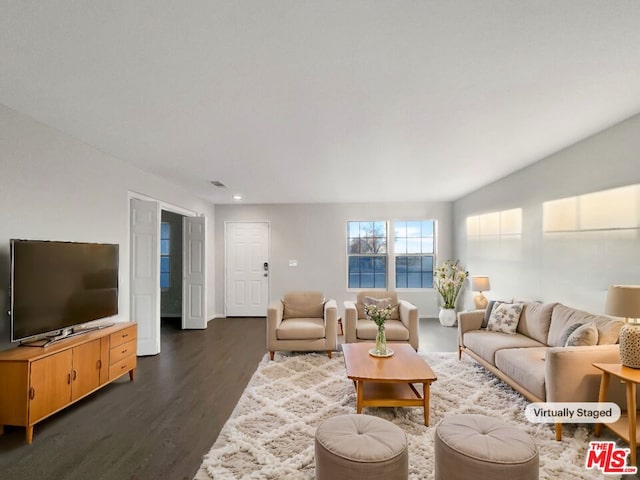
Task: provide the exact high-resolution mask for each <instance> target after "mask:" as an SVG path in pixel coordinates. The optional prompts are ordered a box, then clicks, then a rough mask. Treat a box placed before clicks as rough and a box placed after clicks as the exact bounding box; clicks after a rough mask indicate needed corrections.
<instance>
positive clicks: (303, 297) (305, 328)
mask: <svg viewBox="0 0 640 480" xmlns="http://www.w3.org/2000/svg"><path fill="white" fill-rule="evenodd" d="M337 333H338V307H337V303H336V301H335V300H327V299H325V297H324V294H323V293H322V292H289V293H287V294H285V296H284V297H283V298H282V300H277V301H275V302H272V303H271V304H270V305H269V309H268V310H267V350H269V356H270V357H271V360H273V356H274V354H275V352H276V350H284V351H289V352H312V351H326V352H327V355H328V356H329V358H331V352H332V351H334V350H335V349H336V347H337V344H338V337H337Z"/></svg>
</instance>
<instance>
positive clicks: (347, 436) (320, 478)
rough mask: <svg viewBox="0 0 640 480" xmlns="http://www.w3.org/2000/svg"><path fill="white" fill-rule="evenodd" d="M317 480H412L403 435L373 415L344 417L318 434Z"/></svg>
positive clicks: (334, 419) (330, 422) (322, 426)
mask: <svg viewBox="0 0 640 480" xmlns="http://www.w3.org/2000/svg"><path fill="white" fill-rule="evenodd" d="M315 450H316V479H317V480H336V479H341V480H361V479H363V478H366V479H368V480H396V479H398V480H400V479H403V480H404V479H406V478H408V477H409V454H408V452H407V437H406V435H405V434H404V432H403V431H402V430H401V429H400V428H399V427H397V426H396V425H394V424H393V423H391V422H388V421H387V420H383V419H382V418H378V417H372V416H370V415H341V416H338V417H332V418H329V419H327V420H325V421H324V422H322V423H321V424H320V425H319V426H318V429H317V430H316V442H315Z"/></svg>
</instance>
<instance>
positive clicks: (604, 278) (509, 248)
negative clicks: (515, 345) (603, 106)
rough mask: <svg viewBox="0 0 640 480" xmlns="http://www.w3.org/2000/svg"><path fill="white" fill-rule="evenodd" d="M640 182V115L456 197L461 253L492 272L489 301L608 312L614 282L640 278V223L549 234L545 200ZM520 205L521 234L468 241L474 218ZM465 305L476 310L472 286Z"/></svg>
mask: <svg viewBox="0 0 640 480" xmlns="http://www.w3.org/2000/svg"><path fill="white" fill-rule="evenodd" d="M487 168H490V166H487ZM637 183H640V116H635V117H632V118H631V119H629V120H627V121H625V122H622V123H620V124H618V125H616V126H614V127H612V128H610V129H607V130H605V131H603V132H601V133H599V134H597V135H594V136H592V137H589V138H588V139H585V140H583V141H581V142H579V143H577V144H575V145H573V146H571V147H570V148H567V149H565V150H562V151H560V152H558V153H556V154H554V155H551V156H549V157H548V158H545V159H543V160H541V161H539V162H537V163H535V164H534V165H532V166H530V167H528V168H525V169H523V170H520V171H518V172H516V173H514V174H512V175H510V176H508V177H505V178H503V179H501V180H499V181H497V182H495V183H493V184H491V185H488V186H486V187H484V188H481V189H480V190H478V191H476V192H474V193H472V194H470V195H467V196H465V197H463V198H461V199H459V200H458V201H456V202H455V203H454V208H453V212H454V213H453V217H454V221H453V230H454V232H455V245H454V251H455V254H456V256H458V257H459V258H461V259H462V260H463V261H464V263H465V264H466V266H467V267H468V269H469V272H470V274H471V275H473V274H487V275H489V277H490V281H491V291H490V292H488V294H487V295H486V296H487V297H488V298H490V299H491V298H494V299H502V298H512V297H516V298H519V299H532V300H541V301H545V302H552V301H559V302H563V303H565V304H567V305H570V306H574V307H577V308H582V309H585V310H588V311H591V312H594V313H602V312H603V309H604V302H605V298H606V290H607V288H608V286H609V285H610V284H613V283H622V284H640V233H639V231H638V229H634V230H608V231H607V230H604V231H592V232H571V233H561V234H558V233H555V234H549V233H547V234H544V233H543V228H542V227H543V202H546V201H549V200H555V199H560V198H565V197H571V196H576V195H583V194H588V193H592V192H597V191H601V190H606V189H610V188H614V187H620V186H624V185H632V184H637ZM631 207H632V206H631V205H630V206H629V208H631ZM633 207H634V208H637V207H635V206H633ZM513 208H521V209H522V234H521V235H520V236H519V237H512V238H510V239H503V240H498V239H496V238H484V239H482V240H481V242H480V244H478V243H474V242H473V241H469V239H468V238H467V235H466V218H467V217H468V216H473V215H478V214H485V213H489V212H496V211H502V210H507V209H513ZM611 208H618V207H614V206H611ZM639 211H640V210H639ZM464 303H465V306H466V307H467V308H472V305H473V302H472V296H471V294H470V293H469V292H468V290H467V293H466V295H465V302H464Z"/></svg>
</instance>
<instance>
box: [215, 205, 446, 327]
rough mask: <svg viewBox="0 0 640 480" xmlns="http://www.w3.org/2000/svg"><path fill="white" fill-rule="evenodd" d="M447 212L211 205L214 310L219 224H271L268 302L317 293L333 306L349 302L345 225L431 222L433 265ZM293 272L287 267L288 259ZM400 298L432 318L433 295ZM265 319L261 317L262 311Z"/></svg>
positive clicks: (219, 275) (220, 301)
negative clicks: (290, 293) (354, 222)
mask: <svg viewBox="0 0 640 480" xmlns="http://www.w3.org/2000/svg"><path fill="white" fill-rule="evenodd" d="M451 207H452V204H451V203H449V202H445V203H427V204H425V203H384V204H281V205H276V204H272V205H216V208H215V218H216V228H215V230H216V239H215V244H216V265H218V266H219V268H218V269H217V271H216V280H215V282H216V306H217V308H218V310H217V312H216V313H217V314H218V315H220V316H221V315H223V313H224V312H223V308H224V268H223V267H224V224H225V222H229V221H266V222H270V224H271V268H270V270H271V275H270V279H271V283H270V289H271V291H270V296H271V298H272V299H278V298H281V297H282V295H283V293H284V292H286V291H289V290H314V289H315V290H321V291H323V292H324V293H325V295H326V296H327V297H329V298H335V299H336V300H337V301H338V306H339V311H342V310H343V308H342V302H343V301H344V300H351V299H355V296H356V292H355V291H348V290H347V273H346V269H347V258H346V248H347V247H346V231H347V221H349V220H423V219H424V220H429V219H435V220H437V226H438V227H437V228H438V242H437V246H436V249H437V250H436V252H437V255H438V257H437V261H438V262H440V261H441V260H444V259H446V258H449V257H450V256H451V249H452V247H451V246H452V237H451ZM290 259H295V260H297V261H298V267H295V268H293V267H289V260H290ZM400 297H401V298H403V299H407V300H409V301H411V302H413V303H415V304H416V305H417V306H418V309H419V313H420V316H421V317H427V316H432V317H434V316H437V311H438V307H437V299H436V294H435V292H434V290H425V291H406V292H402V293H400ZM265 315H266V312H265Z"/></svg>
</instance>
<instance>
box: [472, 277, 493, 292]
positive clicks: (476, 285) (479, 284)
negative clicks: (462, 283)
mask: <svg viewBox="0 0 640 480" xmlns="http://www.w3.org/2000/svg"><path fill="white" fill-rule="evenodd" d="M471 290H472V291H474V292H488V291H489V290H490V285H489V277H487V276H486V275H475V276H473V277H471Z"/></svg>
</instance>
